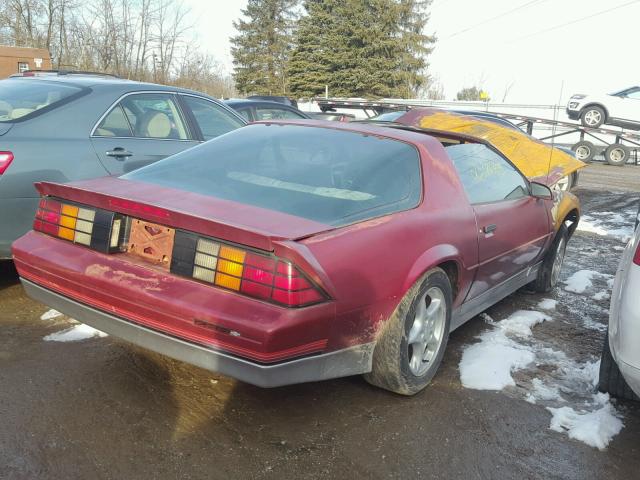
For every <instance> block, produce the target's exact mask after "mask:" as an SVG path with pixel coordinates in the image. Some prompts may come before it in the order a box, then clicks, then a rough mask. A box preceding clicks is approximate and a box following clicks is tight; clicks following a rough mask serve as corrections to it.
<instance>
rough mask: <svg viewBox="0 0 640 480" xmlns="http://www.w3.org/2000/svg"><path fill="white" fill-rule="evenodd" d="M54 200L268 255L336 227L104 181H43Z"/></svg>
mask: <svg viewBox="0 0 640 480" xmlns="http://www.w3.org/2000/svg"><path fill="white" fill-rule="evenodd" d="M36 188H37V189H38V191H39V192H40V193H41V194H42V195H50V196H55V197H59V198H64V199H67V200H71V201H75V202H78V203H82V204H86V205H90V206H94V207H98V208H103V209H105V210H110V211H115V212H119V213H122V214H125V215H129V216H132V217H135V218H140V219H143V220H148V221H150V222H155V223H158V224H161V225H167V226H170V227H173V228H179V229H184V230H188V231H191V232H195V233H200V234H203V235H208V236H212V237H216V238H221V239H225V240H228V241H231V242H235V243H239V244H243V245H248V246H250V247H254V248H258V249H261V250H265V251H273V242H274V241H280V240H295V239H298V238H303V237H308V236H310V235H313V234H316V233H319V232H323V231H327V230H331V229H332V228H333V227H331V226H330V225H326V224H324V223H318V222H314V221H312V220H307V219H304V218H301V217H296V216H293V215H288V214H285V213H281V212H276V211H273V210H267V209H263V208H260V207H255V206H252V205H246V204H242V203H237V202H232V201H228V200H223V199H218V198H214V197H209V196H206V195H201V194H197V193H191V192H187V191H184V190H176V189H171V188H166V187H159V186H157V185H152V184H147V183H142V182H135V181H132V180H123V179H120V178H115V177H105V178H99V179H95V180H88V181H83V182H75V183H70V184H64V185H63V184H58V183H49V182H42V183H37V184H36Z"/></svg>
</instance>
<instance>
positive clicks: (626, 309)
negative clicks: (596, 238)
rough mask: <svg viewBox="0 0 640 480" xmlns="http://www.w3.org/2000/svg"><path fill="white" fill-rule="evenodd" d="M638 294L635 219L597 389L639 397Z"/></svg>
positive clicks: (639, 248) (639, 244)
mask: <svg viewBox="0 0 640 480" xmlns="http://www.w3.org/2000/svg"><path fill="white" fill-rule="evenodd" d="M638 219H640V210H639V211H638ZM639 294H640V228H639V227H638V221H637V220H636V230H635V234H634V236H633V238H632V239H631V241H630V242H629V244H628V245H627V247H626V248H625V250H624V253H623V254H622V259H621V260H620V265H619V266H618V271H617V273H616V279H615V281H614V284H613V292H612V294H611V307H610V309H609V311H610V313H609V332H608V335H607V339H606V340H605V344H604V348H603V351H602V362H601V364H600V390H602V391H604V392H609V393H610V394H612V395H614V396H616V397H620V398H626V399H630V400H632V399H634V400H638V397H639V396H640V348H638V345H640V297H639Z"/></svg>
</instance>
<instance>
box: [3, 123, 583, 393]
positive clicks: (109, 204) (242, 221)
mask: <svg viewBox="0 0 640 480" xmlns="http://www.w3.org/2000/svg"><path fill="white" fill-rule="evenodd" d="M37 187H38V190H39V191H40V193H41V194H42V200H41V202H40V208H39V210H38V212H37V215H36V219H35V221H34V229H33V230H34V231H32V232H30V233H28V234H27V235H25V236H24V237H22V238H21V239H19V240H18V241H17V242H15V244H14V246H13V253H14V258H15V264H16V267H17V269H18V271H19V273H20V275H21V277H22V281H23V284H24V287H25V289H26V291H27V292H28V293H29V294H30V295H31V296H32V297H34V298H35V299H37V300H40V301H42V302H44V303H46V304H48V305H50V306H52V307H53V308H56V309H58V310H60V311H62V312H64V313H66V314H67V315H69V316H72V317H74V318H76V319H78V320H79V321H81V322H84V323H86V324H89V325H92V326H94V327H96V328H97V329H99V330H102V331H105V332H107V333H110V334H112V335H115V336H119V337H122V338H124V339H125V340H128V341H130V342H132V343H135V344H138V345H141V346H143V347H145V348H148V349H151V350H155V351H158V352H161V353H164V354H166V355H168V356H171V357H174V358H177V359H180V360H184V361H186V362H190V363H193V364H195V365H198V366H201V367H204V368H207V369H210V370H213V371H217V372H221V373H223V374H226V375H229V376H232V377H235V378H238V379H240V380H243V381H246V382H249V383H253V384H255V385H259V386H263V387H273V386H278V385H286V384H291V383H299V382H308V381H314V380H322V379H327V378H335V377H341V376H347V375H354V374H365V378H366V379H367V380H368V381H369V382H371V383H373V384H375V385H378V386H380V387H383V388H386V389H389V390H392V391H395V392H398V393H402V394H413V393H416V392H417V391H419V390H421V389H422V388H424V387H425V386H426V385H427V384H428V382H429V381H430V380H431V378H432V377H433V375H434V374H435V372H436V370H437V368H438V365H439V363H440V361H441V359H442V357H443V354H444V350H445V347H446V344H447V339H448V336H449V332H450V331H451V330H453V329H455V328H457V327H459V326H460V325H461V324H463V323H464V322H466V321H467V320H469V319H470V318H472V317H473V316H475V315H477V314H478V313H480V312H482V311H483V310H484V309H486V308H487V307H488V306H490V305H492V304H494V303H496V302H497V301H499V300H500V299H502V298H504V297H505V296H507V295H509V294H510V293H512V292H513V291H515V290H516V289H518V288H520V287H522V286H524V285H526V284H529V283H532V284H533V285H534V286H535V287H536V288H537V289H539V290H548V289H550V288H551V287H552V286H553V285H554V284H555V282H556V281H557V280H558V275H559V272H560V267H561V266H562V260H563V257H564V251H565V247H566V242H567V240H568V238H569V236H570V234H571V233H572V232H573V230H574V229H575V227H576V226H577V221H578V217H579V206H578V203H577V200H576V198H575V197H574V196H573V195H571V194H568V193H565V194H559V195H562V196H561V197H558V196H556V197H554V196H553V195H552V194H551V192H550V190H549V189H548V188H547V187H546V186H544V185H540V184H536V183H530V182H529V181H528V180H527V179H526V178H525V177H524V176H523V175H522V174H521V173H520V172H519V171H518V170H517V169H516V168H515V167H514V166H513V165H512V164H511V162H510V161H509V159H507V158H506V157H504V156H503V155H502V154H500V153H499V152H498V151H497V150H496V149H494V148H493V147H492V146H491V145H489V144H487V143H486V142H485V141H484V140H480V139H475V138H473V137H469V136H465V135H460V134H451V133H445V132H443V133H442V135H440V134H438V136H437V138H435V137H433V136H429V135H426V134H425V133H420V132H417V131H410V130H408V129H402V128H387V127H377V126H369V125H357V124H337V123H333V124H328V123H327V124H323V123H317V122H313V121H299V122H272V123H258V124H254V125H251V126H248V127H243V128H240V129H238V130H236V131H233V132H231V133H228V134H226V135H223V136H221V137H219V138H216V139H214V140H212V141H210V142H207V143H205V144H202V145H200V146H198V147H195V148H193V149H190V150H188V151H185V152H183V153H180V154H178V155H175V156H173V157H170V158H168V159H167V160H164V161H161V162H158V163H156V164H154V165H151V166H148V167H145V168H142V169H140V170H137V171H134V172H132V173H129V174H127V175H125V176H123V177H120V178H101V179H97V180H91V181H84V182H79V183H72V184H67V185H59V184H54V183H41V184H38V185H37Z"/></svg>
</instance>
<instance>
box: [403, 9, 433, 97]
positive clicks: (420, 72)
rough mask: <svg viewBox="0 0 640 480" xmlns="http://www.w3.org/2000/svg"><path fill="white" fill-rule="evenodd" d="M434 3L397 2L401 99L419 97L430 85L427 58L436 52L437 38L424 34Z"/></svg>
mask: <svg viewBox="0 0 640 480" xmlns="http://www.w3.org/2000/svg"><path fill="white" fill-rule="evenodd" d="M431 2H432V0H398V2H397V9H398V17H399V21H398V26H399V32H400V35H399V38H400V49H401V52H402V53H401V54H400V56H399V57H398V59H399V60H400V65H399V66H398V70H399V72H400V73H399V84H398V85H397V87H398V88H397V94H398V96H400V97H407V98H411V97H414V96H417V95H418V93H419V92H420V91H421V89H422V87H425V86H428V83H429V82H428V80H429V77H428V75H427V73H426V69H427V67H428V63H427V60H426V59H427V57H428V56H429V55H430V54H431V52H433V45H434V44H435V42H436V37H435V36H433V35H426V34H425V33H424V30H425V27H426V25H427V22H428V21H429V13H428V12H427V9H428V8H429V6H430V5H431Z"/></svg>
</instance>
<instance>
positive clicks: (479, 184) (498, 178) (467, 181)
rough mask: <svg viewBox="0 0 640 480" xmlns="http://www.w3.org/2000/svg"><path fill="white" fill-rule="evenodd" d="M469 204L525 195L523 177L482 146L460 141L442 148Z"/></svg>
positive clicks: (525, 184)
mask: <svg viewBox="0 0 640 480" xmlns="http://www.w3.org/2000/svg"><path fill="white" fill-rule="evenodd" d="M446 150H447V153H448V154H449V157H450V158H451V160H452V161H453V164H454V166H455V168H456V170H457V171H458V175H459V176H460V180H461V181H462V185H463V187H464V189H465V191H466V192H467V196H468V197H469V201H470V202H471V203H472V204H477V203H489V202H499V201H502V200H514V199H517V198H522V197H524V196H526V195H528V192H529V189H528V185H527V182H526V180H525V179H524V178H523V177H522V175H521V174H520V172H518V171H517V170H516V169H515V168H514V167H513V166H512V165H511V164H510V163H509V162H507V161H506V160H505V159H504V158H503V157H501V156H500V155H498V154H497V153H496V152H494V151H493V150H491V149H490V148H489V147H487V146H486V145H482V144H479V143H462V144H460V145H450V146H448V147H446Z"/></svg>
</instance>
